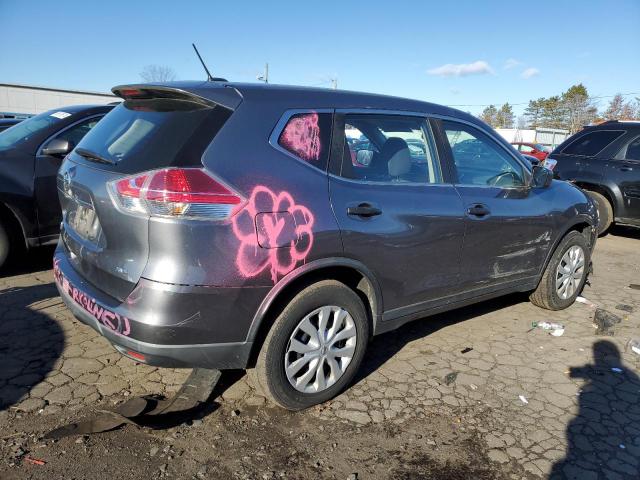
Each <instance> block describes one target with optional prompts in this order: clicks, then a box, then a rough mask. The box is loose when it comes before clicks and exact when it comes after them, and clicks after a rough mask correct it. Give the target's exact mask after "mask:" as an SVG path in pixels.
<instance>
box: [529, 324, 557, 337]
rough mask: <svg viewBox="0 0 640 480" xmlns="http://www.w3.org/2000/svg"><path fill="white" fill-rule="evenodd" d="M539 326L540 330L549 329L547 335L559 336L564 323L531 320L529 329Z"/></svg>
mask: <svg viewBox="0 0 640 480" xmlns="http://www.w3.org/2000/svg"><path fill="white" fill-rule="evenodd" d="M534 328H541V329H542V330H550V332H549V335H553V336H554V337H561V336H562V334H563V333H564V325H561V324H559V323H552V322H532V323H531V329H532V330H533V329H534Z"/></svg>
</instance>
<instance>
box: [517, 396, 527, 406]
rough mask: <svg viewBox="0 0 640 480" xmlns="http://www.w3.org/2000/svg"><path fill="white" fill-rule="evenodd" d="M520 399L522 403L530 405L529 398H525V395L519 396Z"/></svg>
mask: <svg viewBox="0 0 640 480" xmlns="http://www.w3.org/2000/svg"><path fill="white" fill-rule="evenodd" d="M518 398H519V399H520V401H521V402H522V403H524V404H525V405H528V404H529V400H527V397H525V396H524V395H520V396H518Z"/></svg>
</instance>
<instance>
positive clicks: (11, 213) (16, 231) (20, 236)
mask: <svg viewBox="0 0 640 480" xmlns="http://www.w3.org/2000/svg"><path fill="white" fill-rule="evenodd" d="M0 222H2V223H3V224H4V225H7V226H8V227H9V229H8V232H7V234H8V235H10V236H11V237H12V239H13V240H19V241H20V243H21V244H22V245H23V246H24V248H29V243H28V241H27V233H26V230H25V226H24V223H23V222H22V220H21V219H20V215H18V214H17V213H16V211H15V210H14V209H13V208H11V207H10V206H9V205H8V204H7V203H5V202H1V201H0Z"/></svg>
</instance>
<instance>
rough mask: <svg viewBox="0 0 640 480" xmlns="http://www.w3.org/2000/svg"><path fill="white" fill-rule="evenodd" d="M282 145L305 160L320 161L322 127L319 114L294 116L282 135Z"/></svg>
mask: <svg viewBox="0 0 640 480" xmlns="http://www.w3.org/2000/svg"><path fill="white" fill-rule="evenodd" d="M280 143H281V145H282V146H283V147H285V148H286V149H287V150H289V151H291V152H294V153H295V154H296V155H299V156H300V157H301V158H303V159H304V160H312V161H317V160H319V159H320V148H321V146H320V126H319V125H318V114H317V113H305V114H301V115H298V116H294V117H292V118H291V120H289V123H287V126H286V127H285V128H284V130H283V131H282V134H281V135H280Z"/></svg>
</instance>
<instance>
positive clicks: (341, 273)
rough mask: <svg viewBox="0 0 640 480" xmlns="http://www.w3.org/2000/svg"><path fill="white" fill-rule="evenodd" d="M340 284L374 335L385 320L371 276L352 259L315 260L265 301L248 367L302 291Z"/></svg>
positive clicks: (251, 334)
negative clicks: (352, 296)
mask: <svg viewBox="0 0 640 480" xmlns="http://www.w3.org/2000/svg"><path fill="white" fill-rule="evenodd" d="M327 279H331V280H338V281H340V282H342V283H344V284H345V285H347V286H348V287H350V288H351V289H352V290H353V291H354V292H356V294H358V296H359V297H360V299H361V300H362V302H363V304H364V306H365V308H366V309H367V316H368V317H369V322H370V326H371V330H370V332H371V334H373V333H374V332H375V329H376V324H377V323H378V319H379V318H381V316H382V293H381V290H380V286H379V284H378V282H377V281H376V280H375V277H374V276H373V274H372V272H371V271H370V270H369V269H368V268H367V267H365V266H364V265H363V264H362V263H360V262H358V261H356V260H353V259H349V258H327V259H320V260H315V261H312V262H309V263H307V264H306V265H304V266H302V267H300V268H298V269H296V270H294V271H293V272H291V273H289V274H288V275H286V276H285V277H283V278H282V279H281V280H280V281H279V282H278V283H277V284H276V285H275V286H274V287H273V289H271V291H270V292H269V293H268V294H267V296H266V297H265V298H264V300H263V301H262V303H261V304H260V307H259V308H258V310H257V312H256V314H255V315H254V317H253V320H252V322H251V327H250V329H249V333H248V334H247V341H248V342H252V343H253V346H252V349H251V355H250V358H249V366H250V367H252V366H253V365H255V361H256V358H257V356H258V354H259V352H260V349H261V348H262V344H263V342H264V339H265V338H266V336H267V334H268V332H269V330H270V328H271V326H272V325H273V322H274V321H275V319H276V318H277V316H278V314H279V313H280V311H282V309H283V308H284V307H285V306H286V305H287V303H288V302H289V301H290V300H291V299H292V298H293V297H294V296H295V295H296V294H297V293H298V292H300V291H301V290H303V289H304V288H306V287H307V286H309V285H312V284H314V283H316V282H318V281H320V280H327Z"/></svg>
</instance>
